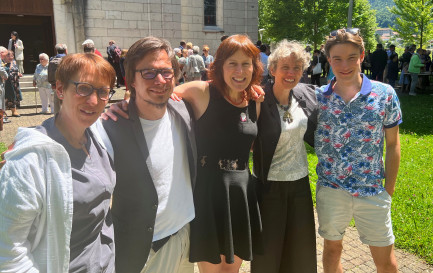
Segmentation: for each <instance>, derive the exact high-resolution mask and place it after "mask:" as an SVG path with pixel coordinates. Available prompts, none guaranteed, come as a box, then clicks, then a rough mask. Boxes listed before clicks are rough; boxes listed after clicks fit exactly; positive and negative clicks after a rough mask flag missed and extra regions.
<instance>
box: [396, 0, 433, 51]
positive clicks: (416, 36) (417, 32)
mask: <svg viewBox="0 0 433 273" xmlns="http://www.w3.org/2000/svg"><path fill="white" fill-rule="evenodd" d="M394 2H395V6H394V7H393V8H391V9H390V11H391V12H392V13H393V14H395V15H396V16H397V17H396V20H395V25H394V27H391V28H392V29H393V30H394V31H396V32H398V34H399V36H400V38H402V39H403V40H405V41H406V42H407V43H413V44H417V45H419V47H423V46H425V45H427V42H428V41H429V40H431V39H433V20H432V14H433V1H432V0H394Z"/></svg>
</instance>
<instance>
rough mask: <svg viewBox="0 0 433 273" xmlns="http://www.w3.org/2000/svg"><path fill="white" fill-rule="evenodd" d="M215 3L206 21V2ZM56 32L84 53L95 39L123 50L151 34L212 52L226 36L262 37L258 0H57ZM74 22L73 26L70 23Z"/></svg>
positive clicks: (100, 45) (100, 46)
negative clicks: (208, 22) (210, 22)
mask: <svg viewBox="0 0 433 273" xmlns="http://www.w3.org/2000/svg"><path fill="white" fill-rule="evenodd" d="M209 2H214V3H213V4H214V10H215V13H216V18H215V23H214V25H206V24H205V22H204V21H205V16H204V9H205V3H209ZM53 8H54V25H55V35H56V40H57V41H58V42H65V43H66V44H68V46H69V49H70V52H80V51H81V43H82V41H84V40H85V39H92V40H93V41H94V42H95V47H96V48H97V49H99V50H100V51H101V52H102V54H105V48H106V47H107V45H108V41H109V40H115V41H116V43H117V44H118V45H119V46H120V47H121V48H128V47H130V46H131V45H132V44H133V43H134V42H135V41H137V40H138V39H140V38H142V37H145V36H149V35H153V36H156V37H162V38H165V39H167V40H169V41H170V42H171V44H172V46H173V47H177V46H178V45H179V42H180V41H181V40H185V41H187V42H189V41H190V42H192V43H193V44H194V45H198V46H200V48H201V47H202V45H204V44H207V45H209V46H210V48H211V53H214V52H215V50H216V48H217V47H218V45H219V44H220V38H221V36H222V35H232V34H236V33H243V34H247V35H249V36H250V38H251V39H252V40H253V41H254V42H255V41H256V40H257V36H258V32H257V29H258V0H215V1H206V0H204V1H196V0H117V1H106V0H87V1H86V0H53ZM71 26H73V27H71Z"/></svg>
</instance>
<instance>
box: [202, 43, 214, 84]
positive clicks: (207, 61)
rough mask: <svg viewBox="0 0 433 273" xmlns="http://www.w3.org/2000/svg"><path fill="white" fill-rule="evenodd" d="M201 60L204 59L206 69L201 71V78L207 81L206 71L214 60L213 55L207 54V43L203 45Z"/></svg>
mask: <svg viewBox="0 0 433 273" xmlns="http://www.w3.org/2000/svg"><path fill="white" fill-rule="evenodd" d="M203 60H204V65H205V68H206V70H205V71H203V72H202V74H201V80H202V81H207V80H208V77H207V73H208V71H209V67H210V65H211V64H212V63H213V62H214V58H213V56H212V55H210V54H209V46H207V45H204V46H203Z"/></svg>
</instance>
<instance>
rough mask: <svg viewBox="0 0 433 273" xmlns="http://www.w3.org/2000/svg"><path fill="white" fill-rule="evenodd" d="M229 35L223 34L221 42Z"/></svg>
mask: <svg viewBox="0 0 433 273" xmlns="http://www.w3.org/2000/svg"><path fill="white" fill-rule="evenodd" d="M228 37H229V35H223V36H221V38H220V41H221V43H222V42H223V41H224V40H225V39H227V38H228Z"/></svg>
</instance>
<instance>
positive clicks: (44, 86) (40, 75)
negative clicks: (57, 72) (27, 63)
mask: <svg viewBox="0 0 433 273" xmlns="http://www.w3.org/2000/svg"><path fill="white" fill-rule="evenodd" d="M48 60H49V57H48V55H47V54H45V53H41V54H39V64H38V65H37V66H36V70H35V74H33V87H38V90H39V97H40V98H41V104H42V111H41V113H42V114H47V113H49V112H48V104H49V105H50V108H51V113H52V114H53V113H54V103H53V96H52V94H51V93H52V89H51V84H50V83H49V82H48Z"/></svg>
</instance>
